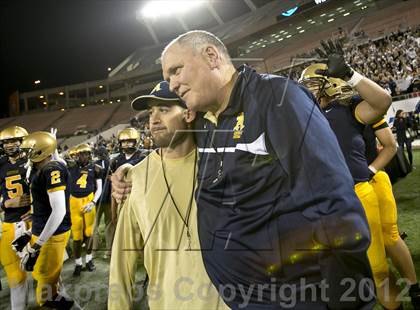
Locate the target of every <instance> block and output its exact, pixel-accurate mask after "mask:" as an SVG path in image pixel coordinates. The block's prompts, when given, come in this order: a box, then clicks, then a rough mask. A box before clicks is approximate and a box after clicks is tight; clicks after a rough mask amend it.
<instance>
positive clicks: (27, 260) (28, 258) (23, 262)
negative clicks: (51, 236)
mask: <svg viewBox="0 0 420 310" xmlns="http://www.w3.org/2000/svg"><path fill="white" fill-rule="evenodd" d="M40 251H41V248H37V249H35V248H33V247H31V245H30V244H27V245H26V247H25V248H24V249H23V251H22V258H21V259H20V269H22V270H23V271H34V266H35V264H36V261H37V259H38V256H39V253H40Z"/></svg>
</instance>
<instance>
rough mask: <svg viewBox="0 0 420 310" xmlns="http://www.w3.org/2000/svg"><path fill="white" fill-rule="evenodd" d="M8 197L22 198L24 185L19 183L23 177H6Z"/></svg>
mask: <svg viewBox="0 0 420 310" xmlns="http://www.w3.org/2000/svg"><path fill="white" fill-rule="evenodd" d="M5 180H6V188H7V195H8V196H9V198H10V199H13V198H16V197H20V196H22V195H23V187H22V184H20V183H19V181H20V180H21V177H20V175H19V174H17V175H12V176H10V177H6V179H5ZM17 182H18V183H17Z"/></svg>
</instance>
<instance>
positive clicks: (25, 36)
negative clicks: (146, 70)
mask: <svg viewBox="0 0 420 310" xmlns="http://www.w3.org/2000/svg"><path fill="white" fill-rule="evenodd" d="M144 3H145V1H121V0H102V1H97V0H95V1H93V0H89V1H81V0H69V1H51V0H50V1H17V0H15V1H7V2H5V1H2V2H0V17H1V18H0V34H1V41H0V44H1V54H0V56H1V74H2V77H3V78H2V82H1V83H0V85H1V86H0V87H1V88H0V95H1V97H0V99H1V103H0V106H1V113H0V117H4V116H6V113H7V102H8V95H9V94H10V93H12V92H14V91H15V90H17V89H18V90H19V91H21V92H22V91H28V90H33V89H35V88H34V87H35V86H34V84H33V82H34V81H35V80H38V79H39V80H41V84H40V86H39V87H40V88H47V87H55V86H60V85H66V84H71V83H77V82H84V81H89V80H95V79H102V78H105V77H106V76H107V74H108V72H107V68H108V67H112V68H115V66H117V65H118V64H119V63H120V62H121V61H122V60H124V59H125V58H126V57H127V56H128V55H130V54H131V53H132V52H133V51H135V50H136V49H137V48H138V47H140V46H142V45H143V46H144V45H145V46H147V45H151V44H153V40H152V38H151V37H150V36H149V34H148V33H147V31H146V28H145V27H144V26H143V25H142V24H141V23H139V22H138V21H137V20H136V16H135V12H136V10H137V9H139V8H140V7H141V6H142V5H144Z"/></svg>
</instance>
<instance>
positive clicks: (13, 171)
mask: <svg viewBox="0 0 420 310" xmlns="http://www.w3.org/2000/svg"><path fill="white" fill-rule="evenodd" d="M25 163H26V160H24V159H19V160H18V161H17V162H16V163H14V164H12V163H11V162H10V161H9V160H7V159H6V160H3V161H2V164H1V166H0V182H1V183H0V187H1V195H2V197H3V204H4V202H5V201H6V200H8V199H13V198H16V197H19V196H22V195H23V194H27V195H29V194H30V191H29V185H28V184H27V182H26V180H25V178H26V169H25V167H24V166H25ZM30 209H31V207H30V206H28V207H22V208H4V221H5V222H7V223H15V222H19V221H21V216H22V215H24V214H25V213H28V212H29V211H30Z"/></svg>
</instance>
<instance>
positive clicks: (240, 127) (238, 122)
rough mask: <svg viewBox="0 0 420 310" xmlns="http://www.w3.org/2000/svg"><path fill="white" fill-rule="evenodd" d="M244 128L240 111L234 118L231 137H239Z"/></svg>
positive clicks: (242, 114) (242, 113) (242, 115)
mask: <svg viewBox="0 0 420 310" xmlns="http://www.w3.org/2000/svg"><path fill="white" fill-rule="evenodd" d="M244 128H245V125H244V112H241V114H239V115H238V117H237V118H236V125H235V127H233V139H240V138H241V136H242V132H243V131H244Z"/></svg>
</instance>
